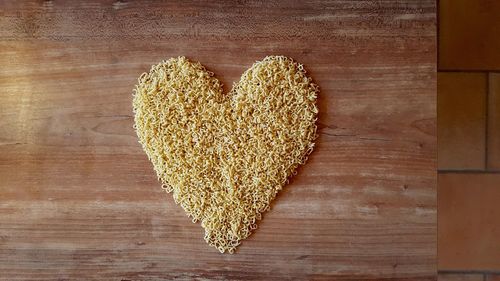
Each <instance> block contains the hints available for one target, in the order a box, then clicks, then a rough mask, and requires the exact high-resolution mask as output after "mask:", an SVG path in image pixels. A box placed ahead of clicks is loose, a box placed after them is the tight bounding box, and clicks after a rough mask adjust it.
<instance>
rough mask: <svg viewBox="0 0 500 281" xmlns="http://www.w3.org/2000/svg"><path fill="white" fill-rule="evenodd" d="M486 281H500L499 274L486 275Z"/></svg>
mask: <svg viewBox="0 0 500 281" xmlns="http://www.w3.org/2000/svg"><path fill="white" fill-rule="evenodd" d="M486 281H500V274H488V275H486Z"/></svg>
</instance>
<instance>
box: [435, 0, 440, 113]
mask: <svg viewBox="0 0 500 281" xmlns="http://www.w3.org/2000/svg"><path fill="white" fill-rule="evenodd" d="M439 2H440V0H437V1H436V72H439V64H440V63H439V37H440V36H439V25H440V24H439V23H440V21H439V14H440V12H439V7H440V5H439ZM436 116H437V115H436Z"/></svg>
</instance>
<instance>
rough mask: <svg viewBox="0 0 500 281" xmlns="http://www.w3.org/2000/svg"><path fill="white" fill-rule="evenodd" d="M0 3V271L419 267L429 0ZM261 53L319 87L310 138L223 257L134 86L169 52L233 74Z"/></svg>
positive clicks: (424, 247)
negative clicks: (169, 188)
mask: <svg viewBox="0 0 500 281" xmlns="http://www.w3.org/2000/svg"><path fill="white" fill-rule="evenodd" d="M0 3H1V4H0V27H1V28H0V98H1V99H0V279H3V280H17V279H31V280H57V279H59V280H66V279H67V280H77V279H81V280H91V279H102V280H122V279H125V280H153V279H154V280H158V279H162V280H169V279H174V278H178V279H186V280H190V279H197V280H201V279H205V278H206V279H217V280H223V279H238V280H241V279H267V280H277V279H317V280H332V279H341V278H345V279H379V278H387V279H391V278H394V279H398V280H400V279H408V280H410V279H411V280H417V279H418V280H420V279H429V280H433V279H435V273H436V265H435V262H436V133H435V131H436V130H435V127H436V120H435V119H436V39H435V37H436V26H435V20H436V19H435V3H434V1H431V0H428V1H413V0H406V1H336V2H333V1H276V2H260V1H259V2H254V1H234V2H233V1H226V2H220V3H211V1H203V2H191V1H176V2H166V3H164V2H155V1H151V2H148V1H142V2H124V1H117V2H113V1H97V2H96V1H90V2H87V3H79V1H61V2H58V1H28V2H24V1H2V2H0ZM271 54H282V55H287V56H290V57H293V58H294V59H296V60H298V61H299V62H301V63H303V64H305V66H306V68H307V69H308V70H309V72H310V73H311V76H312V77H313V78H314V79H315V81H316V83H317V84H319V86H320V87H321V97H320V100H319V107H320V117H319V123H320V138H319V141H318V146H317V149H316V150H315V152H314V153H313V155H312V157H311V158H310V161H309V162H308V164H307V165H306V166H305V167H303V168H302V169H301V170H300V171H299V175H298V176H297V177H296V178H295V179H294V180H293V182H292V184H290V185H289V186H288V187H287V188H286V189H285V190H284V191H283V192H282V193H281V195H280V196H279V197H278V199H277V201H276V202H275V204H274V205H273V209H272V211H271V212H269V213H267V214H266V215H265V218H264V220H263V221H262V222H261V223H260V228H259V229H258V230H257V232H256V233H255V234H254V235H252V236H251V237H250V238H249V239H248V240H246V241H244V243H243V245H242V246H241V247H240V248H239V251H238V252H237V254H235V255H227V254H226V255H221V254H219V253H218V252H217V251H216V250H215V249H214V248H211V247H209V246H208V245H207V244H206V243H205V242H204V241H203V238H202V237H203V231H202V228H201V227H200V225H199V224H192V223H191V222H190V220H189V219H188V218H187V217H186V216H185V214H184V213H183V211H182V210H181V208H180V207H178V206H176V205H175V204H174V203H173V199H172V198H171V196H170V195H166V194H165V193H164V192H163V191H162V190H161V188H160V185H159V183H158V182H157V180H156V177H155V176H154V173H153V170H152V167H151V165H150V163H149V162H148V160H147V158H146V156H145V154H144V153H143V152H142V150H141V147H140V145H139V144H138V143H137V137H136V135H135V133H134V131H133V129H132V124H133V117H132V112H131V94H132V89H133V86H134V84H135V83H136V79H137V77H138V76H139V75H140V74H141V73H142V72H144V71H147V70H148V69H149V67H150V65H151V64H154V63H157V62H159V61H160V60H163V59H167V58H170V57H173V56H178V55H185V56H188V57H189V58H191V59H193V60H199V61H201V62H202V63H203V64H204V65H206V66H207V67H208V68H209V69H210V70H212V71H214V72H215V73H216V74H217V76H218V77H219V78H220V79H221V80H222V81H223V82H224V83H225V84H227V85H231V84H232V82H234V81H236V80H237V79H238V78H239V76H240V75H241V73H242V72H243V71H244V70H245V69H246V68H248V67H249V66H250V65H251V64H252V63H253V62H254V61H255V60H258V59H261V58H263V57H264V56H266V55H271ZM227 88H229V87H227Z"/></svg>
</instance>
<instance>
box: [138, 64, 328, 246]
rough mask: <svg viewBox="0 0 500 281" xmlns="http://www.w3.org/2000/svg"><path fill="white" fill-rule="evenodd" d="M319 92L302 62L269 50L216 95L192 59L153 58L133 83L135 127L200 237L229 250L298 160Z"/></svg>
mask: <svg viewBox="0 0 500 281" xmlns="http://www.w3.org/2000/svg"><path fill="white" fill-rule="evenodd" d="M318 92H319V90H318V88H317V86H316V85H315V84H313V83H312V82H311V78H309V77H307V75H306V72H305V70H304V69H303V66H302V65H301V64H298V63H296V62H294V61H293V60H292V59H289V58H286V57H283V56H269V57H266V58H265V59H264V60H262V61H260V62H256V63H255V64H254V65H253V66H252V67H251V68H250V69H248V70H247V71H246V72H245V73H243V75H242V77H241V79H240V81H239V82H238V83H236V84H235V85H234V86H233V89H232V90H231V92H230V93H229V94H228V95H224V94H223V91H222V84H221V83H220V82H219V80H217V79H216V78H215V77H214V75H213V73H212V72H210V71H207V70H206V69H205V68H204V67H203V66H202V65H201V64H200V63H198V62H190V61H189V60H187V59H186V58H184V57H178V58H172V59H169V60H167V61H163V62H161V63H159V64H157V65H154V66H153V67H152V68H151V70H150V71H149V73H144V74H142V75H141V76H140V78H139V83H138V85H137V86H136V88H135V90H134V99H133V110H134V112H135V128H136V131H137V135H138V136H139V142H140V143H141V144H142V146H143V148H144V150H145V151H146V154H147V155H148V157H149V159H150V160H151V162H152V163H153V166H154V169H155V171H156V173H157V176H158V178H159V180H160V181H161V182H162V184H163V187H164V189H165V190H166V191H167V192H169V193H170V192H172V193H173V197H174V200H175V202H176V203H177V204H179V205H181V206H182V208H183V209H184V210H185V211H186V212H187V214H188V215H189V216H190V217H191V218H192V220H193V222H196V221H201V224H202V226H203V228H204V229H205V240H206V241H207V242H208V243H209V244H210V245H212V246H214V247H216V248H217V249H218V250H219V251H220V252H225V251H228V252H229V253H232V252H233V251H234V249H235V248H236V247H237V246H238V245H239V244H240V242H241V240H243V239H245V238H246V237H248V236H249V235H250V234H251V232H252V231H253V230H254V229H256V228H257V221H258V220H260V219H261V217H262V216H261V214H262V213H263V212H265V211H266V210H268V209H269V204H270V202H271V201H272V200H273V199H274V198H275V196H276V194H277V192H278V191H279V190H280V189H282V188H283V186H284V185H285V184H286V183H287V182H288V179H289V178H290V176H292V175H294V174H295V173H296V171H295V170H296V168H297V167H298V166H299V165H300V164H303V163H304V162H305V161H306V160H307V156H308V154H309V153H310V152H311V151H312V150H313V147H314V139H315V138H316V124H315V122H316V115H317V113H318V109H317V107H316V97H317V94H318Z"/></svg>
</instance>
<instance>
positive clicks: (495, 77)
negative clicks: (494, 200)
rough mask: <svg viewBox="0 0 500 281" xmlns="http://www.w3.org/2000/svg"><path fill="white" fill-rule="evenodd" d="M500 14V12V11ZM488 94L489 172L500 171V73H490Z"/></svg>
mask: <svg viewBox="0 0 500 281" xmlns="http://www.w3.org/2000/svg"><path fill="white" fill-rule="evenodd" d="M499 12H500V11H499ZM499 52H500V50H499ZM489 81H490V91H489V94H488V99H489V101H488V156H487V157H488V170H496V171H499V170H500V73H490V79H489Z"/></svg>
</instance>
